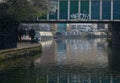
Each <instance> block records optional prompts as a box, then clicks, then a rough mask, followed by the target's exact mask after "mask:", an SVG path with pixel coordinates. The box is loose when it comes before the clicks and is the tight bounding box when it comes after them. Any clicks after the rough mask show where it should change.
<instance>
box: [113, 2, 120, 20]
mask: <svg viewBox="0 0 120 83" xmlns="http://www.w3.org/2000/svg"><path fill="white" fill-rule="evenodd" d="M113 1H114V2H113V6H114V7H113V19H120V0H113Z"/></svg>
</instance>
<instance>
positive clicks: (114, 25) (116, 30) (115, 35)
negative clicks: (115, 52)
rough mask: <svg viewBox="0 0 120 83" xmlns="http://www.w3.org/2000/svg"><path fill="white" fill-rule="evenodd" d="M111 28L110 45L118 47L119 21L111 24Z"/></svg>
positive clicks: (119, 36)
mask: <svg viewBox="0 0 120 83" xmlns="http://www.w3.org/2000/svg"><path fill="white" fill-rule="evenodd" d="M111 28H112V46H113V47H120V22H114V23H112V24H111Z"/></svg>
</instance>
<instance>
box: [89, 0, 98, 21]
mask: <svg viewBox="0 0 120 83" xmlns="http://www.w3.org/2000/svg"><path fill="white" fill-rule="evenodd" d="M91 6H92V7H91V10H92V11H91V18H92V19H96V20H99V19H100V1H99V0H93V1H92V5H91Z"/></svg>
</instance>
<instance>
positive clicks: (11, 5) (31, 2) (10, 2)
mask: <svg viewBox="0 0 120 83" xmlns="http://www.w3.org/2000/svg"><path fill="white" fill-rule="evenodd" d="M47 9H48V0H4V2H3V3H1V4H0V10H1V11H0V13H1V14H3V15H4V16H3V17H6V16H8V17H12V18H13V19H14V20H16V21H28V20H33V19H34V18H35V17H36V16H38V17H41V16H43V15H45V13H46V11H47Z"/></svg>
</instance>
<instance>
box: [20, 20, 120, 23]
mask: <svg viewBox="0 0 120 83" xmlns="http://www.w3.org/2000/svg"><path fill="white" fill-rule="evenodd" d="M21 23H120V21H71V20H70V21H66V20H59V21H22V22H21Z"/></svg>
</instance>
